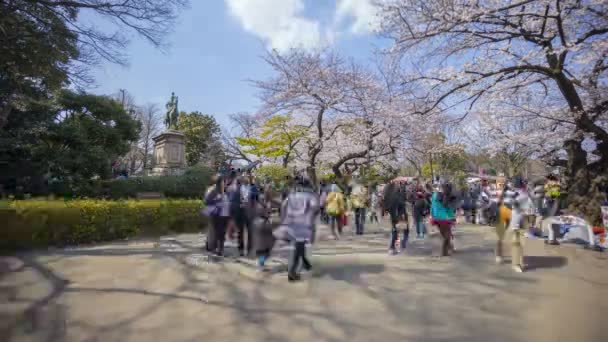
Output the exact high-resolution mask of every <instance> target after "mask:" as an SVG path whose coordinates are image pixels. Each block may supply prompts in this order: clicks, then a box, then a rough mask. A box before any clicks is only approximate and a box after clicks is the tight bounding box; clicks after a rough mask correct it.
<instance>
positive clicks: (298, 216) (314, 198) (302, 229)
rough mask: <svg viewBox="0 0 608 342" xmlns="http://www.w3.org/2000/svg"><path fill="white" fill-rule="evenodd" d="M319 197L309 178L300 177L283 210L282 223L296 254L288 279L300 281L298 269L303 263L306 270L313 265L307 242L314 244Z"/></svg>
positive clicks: (290, 264)
mask: <svg viewBox="0 0 608 342" xmlns="http://www.w3.org/2000/svg"><path fill="white" fill-rule="evenodd" d="M319 211H320V207H319V195H318V194H317V193H316V192H315V191H314V190H313V188H312V184H311V183H310V181H309V180H308V179H307V178H304V177H300V179H299V180H298V186H297V187H296V191H294V192H291V193H290V194H289V195H288V196H287V198H286V199H285V201H283V205H282V208H281V223H282V225H285V226H287V227H288V235H289V239H290V240H291V241H293V242H294V245H295V246H294V247H295V248H294V249H295V250H294V252H293V253H292V258H291V260H290V263H289V267H288V268H289V270H288V275H287V279H288V280H289V281H297V280H300V275H299V274H298V268H299V266H300V262H302V264H303V266H304V268H305V269H306V270H310V269H311V268H312V265H311V264H310V262H309V261H308V259H307V258H306V242H309V241H310V242H313V241H314V235H315V223H316V220H317V217H318V215H319Z"/></svg>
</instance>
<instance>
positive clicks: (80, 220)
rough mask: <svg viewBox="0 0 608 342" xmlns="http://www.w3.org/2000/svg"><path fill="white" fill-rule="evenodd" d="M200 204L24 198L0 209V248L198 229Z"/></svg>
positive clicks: (72, 242) (70, 243) (191, 201)
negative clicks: (0, 224)
mask: <svg viewBox="0 0 608 342" xmlns="http://www.w3.org/2000/svg"><path fill="white" fill-rule="evenodd" d="M202 206H203V203H202V201H200V200H127V201H107V200H72V201H61V200H51V201H48V200H25V201H11V202H5V203H3V205H0V222H3V224H2V227H1V228H0V249H14V248H27V247H37V246H47V245H59V246H63V245H73V244H82V243H91V242H98V241H108V240H116V239H124V238H128V237H133V236H137V235H140V234H151V235H160V234H165V233H168V232H171V231H172V232H183V231H198V230H200V228H201V224H202V223H203V222H202V218H201V215H200V214H199V212H200V209H201V208H202Z"/></svg>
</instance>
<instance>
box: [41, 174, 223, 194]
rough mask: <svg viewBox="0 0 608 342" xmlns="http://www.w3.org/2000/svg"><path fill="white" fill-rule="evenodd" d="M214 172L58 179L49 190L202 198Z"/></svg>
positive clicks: (56, 191) (60, 192)
mask: <svg viewBox="0 0 608 342" xmlns="http://www.w3.org/2000/svg"><path fill="white" fill-rule="evenodd" d="M212 176H213V172H212V170H211V169H208V168H196V169H190V170H188V171H186V173H185V174H184V175H182V176H162V177H133V178H128V179H112V180H104V181H99V180H91V181H87V182H79V183H77V184H69V183H64V182H55V183H53V184H50V185H49V192H50V193H51V194H53V195H56V196H58V197H63V198H107V199H127V198H135V197H137V193H138V192H159V193H162V194H163V195H164V196H165V197H168V198H203V196H204V195H205V192H206V190H207V188H208V187H209V184H210V182H211V178H212Z"/></svg>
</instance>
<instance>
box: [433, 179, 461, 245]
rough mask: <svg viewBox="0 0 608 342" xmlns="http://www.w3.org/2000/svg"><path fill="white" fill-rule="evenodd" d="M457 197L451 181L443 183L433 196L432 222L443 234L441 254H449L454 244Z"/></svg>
mask: <svg viewBox="0 0 608 342" xmlns="http://www.w3.org/2000/svg"><path fill="white" fill-rule="evenodd" d="M457 202H458V200H457V198H456V196H455V195H454V193H453V190H452V185H451V184H450V183H443V184H442V185H441V187H440V189H438V191H435V192H433V195H432V197H431V219H432V223H433V224H434V225H436V226H437V227H438V228H439V233H440V234H441V238H442V244H441V256H448V255H449V252H450V249H451V244H452V226H453V225H454V223H455V222H456V207H457Z"/></svg>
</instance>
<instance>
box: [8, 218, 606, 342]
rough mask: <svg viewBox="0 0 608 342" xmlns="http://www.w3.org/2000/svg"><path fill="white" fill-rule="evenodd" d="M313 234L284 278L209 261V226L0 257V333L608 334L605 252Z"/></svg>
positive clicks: (480, 239) (508, 337)
mask: <svg viewBox="0 0 608 342" xmlns="http://www.w3.org/2000/svg"><path fill="white" fill-rule="evenodd" d="M371 230H373V231H371V232H369V233H368V234H366V235H364V236H362V237H353V236H352V235H351V234H350V232H347V233H346V234H345V235H346V237H345V238H344V239H342V240H340V241H327V240H326V239H325V237H326V236H327V232H322V233H321V234H320V235H321V240H324V241H321V242H320V243H319V244H318V245H316V246H315V247H314V251H313V258H312V262H313V264H314V271H313V272H312V274H309V275H307V276H305V277H304V280H303V281H302V282H300V283H297V284H290V283H288V282H287V279H286V276H285V274H284V273H283V272H280V271H281V269H282V268H284V261H283V260H282V256H284V255H285V253H286V252H280V253H278V254H279V256H278V257H276V258H275V260H274V262H273V264H272V265H271V266H272V267H273V269H274V272H270V273H257V272H255V268H254V262H253V260H248V259H245V258H239V259H237V258H234V257H227V258H226V259H224V260H223V261H220V262H209V261H208V260H207V258H206V257H205V256H203V254H201V252H200V247H201V244H202V236H201V235H180V236H175V237H167V238H163V239H161V240H160V241H139V242H129V243H112V244H104V245H99V246H95V247H87V248H85V247H83V248H73V249H56V250H50V251H45V252H36V253H28V254H23V255H17V256H11V257H3V258H0V341H104V342H106V341H108V342H109V341H237V340H240V341H345V340H347V341H414V342H416V341H470V342H473V341H551V342H555V341H577V342H585V341H606V340H607V339H608V337H607V336H608V330H607V329H606V328H605V327H604V326H602V323H603V322H602V321H603V320H604V321H605V319H606V314H607V313H608V272H607V270H608V260H607V259H608V253H598V252H592V251H587V250H583V249H581V248H580V247H575V246H565V245H563V246H559V247H549V246H545V245H543V244H542V243H541V242H540V241H538V240H536V241H535V240H529V241H526V245H525V249H526V254H527V255H528V257H527V263H528V264H529V268H530V269H529V272H526V273H523V274H517V273H514V272H512V271H511V269H510V267H509V266H508V265H495V263H494V256H493V252H492V249H493V245H494V234H493V232H492V230H491V228H488V227H480V226H466V225H461V226H459V227H458V228H457V230H456V231H457V233H456V238H457V244H456V247H457V251H456V253H455V254H454V255H453V256H452V257H449V258H437V257H434V256H432V254H433V251H437V248H438V244H439V241H438V237H437V236H432V237H431V238H429V239H426V240H423V241H421V240H414V241H412V242H411V244H410V246H409V247H408V251H407V252H406V253H404V254H402V255H398V256H388V255H387V253H386V244H387V236H388V231H387V230H385V229H380V228H377V227H375V228H372V229H371Z"/></svg>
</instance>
